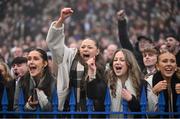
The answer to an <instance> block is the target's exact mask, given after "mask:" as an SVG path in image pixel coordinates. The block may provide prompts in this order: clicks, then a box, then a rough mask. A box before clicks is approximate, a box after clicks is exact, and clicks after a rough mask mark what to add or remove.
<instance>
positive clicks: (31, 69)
mask: <svg viewBox="0 0 180 119" xmlns="http://www.w3.org/2000/svg"><path fill="white" fill-rule="evenodd" d="M36 69H37V67H36V66H30V67H29V70H30V72H33V71H35V70H36Z"/></svg>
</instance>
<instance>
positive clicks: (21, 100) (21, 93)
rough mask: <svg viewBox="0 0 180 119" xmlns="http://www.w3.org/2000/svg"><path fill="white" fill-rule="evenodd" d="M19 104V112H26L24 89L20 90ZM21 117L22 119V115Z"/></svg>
mask: <svg viewBox="0 0 180 119" xmlns="http://www.w3.org/2000/svg"><path fill="white" fill-rule="evenodd" d="M18 103H19V105H18V107H19V111H24V105H25V103H24V94H23V89H22V88H20V93H19V99H18ZM19 117H20V118H22V117H23V115H22V114H20V115H19Z"/></svg>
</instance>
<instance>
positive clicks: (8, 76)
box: [0, 61, 13, 82]
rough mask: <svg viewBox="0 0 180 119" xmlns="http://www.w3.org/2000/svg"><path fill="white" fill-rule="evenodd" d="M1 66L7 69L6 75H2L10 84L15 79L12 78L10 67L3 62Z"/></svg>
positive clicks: (0, 62)
mask: <svg viewBox="0 0 180 119" xmlns="http://www.w3.org/2000/svg"><path fill="white" fill-rule="evenodd" d="M0 65H1V66H3V67H4V69H5V71H4V72H5V73H4V74H2V76H3V79H4V81H5V82H8V81H10V80H12V79H13V78H12V75H11V72H10V69H9V67H8V65H7V64H6V63H5V62H2V61H0Z"/></svg>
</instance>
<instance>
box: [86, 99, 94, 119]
mask: <svg viewBox="0 0 180 119" xmlns="http://www.w3.org/2000/svg"><path fill="white" fill-rule="evenodd" d="M86 106H87V111H88V113H91V112H92V110H93V100H92V99H88V100H87V103H86ZM88 119H91V114H88Z"/></svg>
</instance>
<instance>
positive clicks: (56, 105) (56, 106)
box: [52, 88, 58, 119]
mask: <svg viewBox="0 0 180 119" xmlns="http://www.w3.org/2000/svg"><path fill="white" fill-rule="evenodd" d="M52 105H53V112H58V96H57V90H56V88H55V89H54V92H53V99H52ZM56 118H57V115H56V114H55V115H54V119H56Z"/></svg>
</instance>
